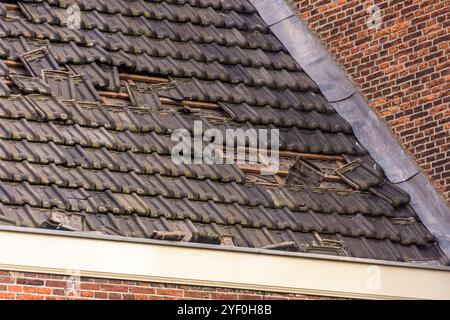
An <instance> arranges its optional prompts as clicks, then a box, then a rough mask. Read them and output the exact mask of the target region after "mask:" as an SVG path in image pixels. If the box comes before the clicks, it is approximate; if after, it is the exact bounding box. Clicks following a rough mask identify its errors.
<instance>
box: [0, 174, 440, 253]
mask: <svg viewBox="0 0 450 320" xmlns="http://www.w3.org/2000/svg"><path fill="white" fill-rule="evenodd" d="M0 202H1V203H3V204H5V205H29V206H31V207H35V208H44V209H51V208H58V209H60V210H66V211H72V212H80V211H85V212H87V213H90V214H97V213H103V214H105V215H106V214H108V213H113V214H114V215H132V214H137V215H139V216H146V217H152V218H160V217H164V218H166V219H170V220H184V219H189V220H191V221H193V222H198V223H216V224H218V225H240V226H243V227H251V228H259V229H262V228H267V229H271V230H287V229H289V230H292V231H301V232H312V231H315V232H320V233H323V234H331V235H333V234H342V235H344V236H350V237H366V238H371V239H378V240H384V239H389V240H391V241H393V242H399V243H401V244H403V245H412V244H417V245H426V244H428V243H432V242H434V241H435V238H434V237H433V235H432V234H431V233H429V232H428V231H427V229H426V228H425V227H424V226H423V225H422V224H419V223H417V222H411V223H410V224H398V223H392V222H391V221H390V220H389V219H385V218H384V219H374V218H372V219H370V218H366V217H364V216H363V215H362V214H358V215H355V216H340V215H337V214H331V215H330V214H320V213H315V212H312V211H305V212H292V211H290V210H289V209H287V208H284V209H277V210H274V209H266V208H263V207H261V206H259V207H255V208H251V207H245V206H240V205H237V204H233V205H221V204H217V203H214V202H213V201H207V202H198V201H190V200H187V199H167V198H164V197H162V196H155V197H149V196H142V195H137V194H121V193H113V192H109V191H106V192H91V191H88V190H85V189H81V188H80V189H66V188H60V187H58V186H56V185H52V186H40V185H33V184H29V183H26V182H22V183H20V184H18V183H9V182H3V183H2V185H1V186H0Z"/></svg>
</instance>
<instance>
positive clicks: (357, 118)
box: [332, 93, 419, 183]
mask: <svg viewBox="0 0 450 320" xmlns="http://www.w3.org/2000/svg"><path fill="white" fill-rule="evenodd" d="M332 105H333V106H334V108H335V109H336V111H337V112H338V113H339V114H340V115H341V116H342V117H343V118H344V119H345V120H347V121H348V122H349V123H350V124H351V126H352V128H353V131H354V133H355V136H356V138H358V141H359V142H360V143H361V144H363V145H364V147H365V148H366V149H367V150H368V151H369V153H370V155H371V156H372V157H373V158H374V159H375V161H376V162H377V163H378V164H379V165H380V166H381V167H382V168H383V169H384V172H385V174H386V176H387V177H388V179H389V180H390V181H391V182H392V183H400V182H404V181H407V180H409V179H411V178H412V177H414V176H415V175H417V174H418V172H419V169H418V167H417V165H416V163H415V162H414V161H413V160H412V159H411V158H410V157H409V156H408V155H407V153H406V152H405V151H404V150H403V149H402V148H401V147H400V145H399V144H398V142H397V140H396V139H395V137H394V136H393V134H392V133H391V131H390V130H389V128H388V127H387V125H386V124H385V123H384V122H383V121H382V120H380V119H379V118H378V117H377V115H376V114H375V112H373V111H372V110H371V109H370V108H369V106H368V105H367V103H366V101H365V100H364V98H363V97H362V96H361V94H360V93H355V94H354V95H352V96H351V97H350V98H348V99H345V100H342V101H339V102H334V103H332Z"/></svg>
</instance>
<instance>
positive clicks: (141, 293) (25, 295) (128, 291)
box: [0, 271, 326, 300]
mask: <svg viewBox="0 0 450 320" xmlns="http://www.w3.org/2000/svg"><path fill="white" fill-rule="evenodd" d="M71 283H72V282H71V278H70V276H63V275H50V274H40V273H24V272H12V271H0V300H74V299H76V300H98V299H102V300H205V299H206V300H307V299H326V298H323V297H314V296H305V295H295V294H285V293H276V292H262V291H251V290H238V289H225V288H212V287H199V286H188V285H176V284H164V283H152V282H140V281H127V280H112V279H98V278H86V277H81V278H80V282H79V285H77V290H75V291H71V290H70V289H71V288H73V286H71ZM74 292H75V293H74Z"/></svg>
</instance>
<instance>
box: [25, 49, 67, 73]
mask: <svg viewBox="0 0 450 320" xmlns="http://www.w3.org/2000/svg"><path fill="white" fill-rule="evenodd" d="M20 59H21V60H22V63H23V64H24V65H25V67H26V68H27V70H28V72H29V73H30V75H31V76H34V77H40V76H41V72H42V70H58V69H59V65H58V63H57V62H56V61H55V59H54V58H53V56H52V55H51V54H50V52H49V50H48V48H45V47H43V48H40V49H37V50H34V51H29V52H26V53H24V54H22V55H21V56H20Z"/></svg>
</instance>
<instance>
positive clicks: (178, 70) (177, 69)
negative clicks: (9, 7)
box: [0, 38, 319, 93]
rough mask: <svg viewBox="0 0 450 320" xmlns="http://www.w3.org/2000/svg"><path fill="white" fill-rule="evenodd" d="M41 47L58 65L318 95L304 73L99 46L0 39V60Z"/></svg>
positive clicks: (15, 56)
mask: <svg viewBox="0 0 450 320" xmlns="http://www.w3.org/2000/svg"><path fill="white" fill-rule="evenodd" d="M24 45H25V46H24ZM43 47H48V48H49V50H50V51H51V53H52V55H53V56H54V58H55V59H56V61H57V62H58V63H59V64H60V65H63V64H75V65H82V64H88V63H91V62H94V61H96V62H99V63H105V64H109V65H112V66H115V67H124V68H127V69H130V70H131V71H133V70H134V71H136V72H146V73H148V74H152V75H158V76H165V77H178V78H192V77H193V78H198V79H201V80H207V81H216V80H218V81H221V82H224V83H228V84H230V85H237V84H241V85H245V86H248V87H250V88H255V89H258V88H259V87H263V88H266V89H267V90H278V91H284V90H290V91H292V92H294V93H303V92H308V91H313V92H316V93H318V92H319V88H318V87H317V85H316V84H315V83H314V82H313V81H312V80H311V78H310V77H309V76H308V75H307V74H306V73H304V72H288V71H286V70H266V69H264V68H253V67H244V66H242V65H226V64H220V63H219V62H217V61H216V62H212V63H205V62H198V61H195V60H179V59H174V58H172V57H152V56H150V55H148V54H146V53H142V54H136V53H127V52H125V51H123V50H119V51H107V50H105V49H103V48H102V47H101V46H99V45H95V46H93V47H85V48H82V47H78V46H77V45H76V44H75V43H74V42H70V43H54V42H53V43H51V42H49V41H42V40H41V41H26V40H25V41H21V40H20V38H0V56H1V57H2V58H7V59H17V58H18V57H20V55H22V54H24V53H26V52H28V50H27V49H28V48H30V49H31V50H36V49H40V48H43ZM31 50H30V51H31Z"/></svg>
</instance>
